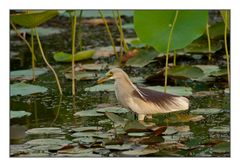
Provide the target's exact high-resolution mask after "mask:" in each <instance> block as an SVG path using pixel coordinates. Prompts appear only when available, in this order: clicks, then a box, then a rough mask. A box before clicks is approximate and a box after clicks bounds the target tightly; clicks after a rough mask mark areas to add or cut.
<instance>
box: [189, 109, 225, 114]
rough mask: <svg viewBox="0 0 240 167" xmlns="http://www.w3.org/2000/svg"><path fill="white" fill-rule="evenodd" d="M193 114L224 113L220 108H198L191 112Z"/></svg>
mask: <svg viewBox="0 0 240 167" xmlns="http://www.w3.org/2000/svg"><path fill="white" fill-rule="evenodd" d="M190 112H191V113H192V114H219V113H221V112H223V110H222V109H220V108H198V109H196V110H191V111H190Z"/></svg>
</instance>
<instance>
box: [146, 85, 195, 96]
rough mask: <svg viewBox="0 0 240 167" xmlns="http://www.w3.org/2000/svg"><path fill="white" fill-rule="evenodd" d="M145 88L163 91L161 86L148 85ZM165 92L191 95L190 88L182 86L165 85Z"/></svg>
mask: <svg viewBox="0 0 240 167" xmlns="http://www.w3.org/2000/svg"><path fill="white" fill-rule="evenodd" d="M147 88H148V89H152V90H155V91H159V92H164V87H163V86H148V87H147ZM167 93H170V94H174V95H178V96H190V95H192V88H190V87H184V86H167Z"/></svg>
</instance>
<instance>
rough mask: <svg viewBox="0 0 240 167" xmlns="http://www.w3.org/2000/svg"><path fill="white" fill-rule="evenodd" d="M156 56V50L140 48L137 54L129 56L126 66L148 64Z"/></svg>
mask: <svg viewBox="0 0 240 167" xmlns="http://www.w3.org/2000/svg"><path fill="white" fill-rule="evenodd" d="M157 56H158V52H156V51H154V50H153V51H148V50H140V51H139V52H138V53H137V55H135V56H134V57H132V58H130V59H129V60H128V61H127V63H126V66H132V67H144V66H146V65H148V64H149V63H151V62H153V61H154V60H153V59H154V58H155V57H157Z"/></svg>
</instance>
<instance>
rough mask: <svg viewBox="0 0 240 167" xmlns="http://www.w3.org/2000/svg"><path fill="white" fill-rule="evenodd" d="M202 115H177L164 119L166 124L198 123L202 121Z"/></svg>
mask: <svg viewBox="0 0 240 167" xmlns="http://www.w3.org/2000/svg"><path fill="white" fill-rule="evenodd" d="M203 119H204V117H203V116H202V115H188V114H181V115H180V114H179V115H175V116H172V117H169V118H166V119H164V122H166V123H177V122H198V121H201V120H203Z"/></svg>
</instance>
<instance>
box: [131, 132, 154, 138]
mask: <svg viewBox="0 0 240 167" xmlns="http://www.w3.org/2000/svg"><path fill="white" fill-rule="evenodd" d="M149 134H151V133H150V132H130V133H128V134H127V135H128V136H131V137H143V136H148V135H149Z"/></svg>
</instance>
